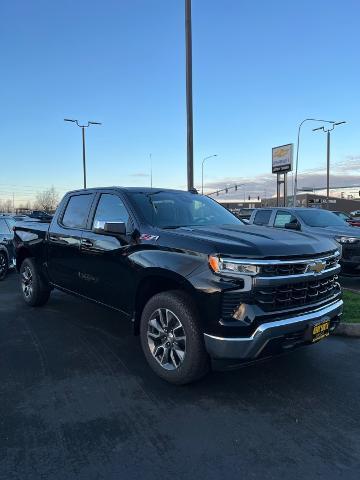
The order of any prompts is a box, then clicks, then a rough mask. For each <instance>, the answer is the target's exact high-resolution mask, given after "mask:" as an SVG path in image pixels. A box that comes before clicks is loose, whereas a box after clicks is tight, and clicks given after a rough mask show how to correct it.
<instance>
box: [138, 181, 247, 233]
mask: <svg viewBox="0 0 360 480" xmlns="http://www.w3.org/2000/svg"><path fill="white" fill-rule="evenodd" d="M130 195H131V197H132V200H133V203H134V204H135V207H136V210H137V212H138V214H139V215H140V216H142V217H144V219H145V221H146V223H148V224H149V225H153V226H155V227H160V228H180V227H185V226H187V227H190V226H197V227H206V226H208V225H243V222H242V221H241V220H238V219H237V218H236V217H235V215H233V214H232V213H230V212H229V211H228V210H226V208H224V207H222V206H221V205H219V204H218V203H217V202H216V201H215V200H212V199H211V198H208V197H205V196H203V195H196V194H194V193H190V192H175V191H167V190H160V191H156V190H154V191H152V192H150V193H140V192H135V193H130Z"/></svg>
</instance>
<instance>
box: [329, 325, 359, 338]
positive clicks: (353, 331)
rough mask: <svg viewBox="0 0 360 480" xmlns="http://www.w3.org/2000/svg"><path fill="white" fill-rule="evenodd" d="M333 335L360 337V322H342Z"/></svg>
mask: <svg viewBox="0 0 360 480" xmlns="http://www.w3.org/2000/svg"><path fill="white" fill-rule="evenodd" d="M333 335H341V336H343V337H360V323H340V324H339V325H338V326H337V328H336V330H335V331H334V333H333Z"/></svg>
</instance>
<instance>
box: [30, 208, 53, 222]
mask: <svg viewBox="0 0 360 480" xmlns="http://www.w3.org/2000/svg"><path fill="white" fill-rule="evenodd" d="M28 216H29V217H30V218H35V219H37V220H41V221H42V222H51V219H52V217H53V216H52V215H50V213H47V212H43V211H41V210H34V211H33V212H32V213H30V214H29V215H28Z"/></svg>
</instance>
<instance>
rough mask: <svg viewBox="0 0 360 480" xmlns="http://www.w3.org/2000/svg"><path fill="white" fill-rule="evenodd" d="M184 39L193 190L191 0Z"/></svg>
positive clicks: (189, 175)
mask: <svg viewBox="0 0 360 480" xmlns="http://www.w3.org/2000/svg"><path fill="white" fill-rule="evenodd" d="M185 37H186V115H187V187H188V190H192V189H193V188H194V142H193V100H192V34H191V0H185Z"/></svg>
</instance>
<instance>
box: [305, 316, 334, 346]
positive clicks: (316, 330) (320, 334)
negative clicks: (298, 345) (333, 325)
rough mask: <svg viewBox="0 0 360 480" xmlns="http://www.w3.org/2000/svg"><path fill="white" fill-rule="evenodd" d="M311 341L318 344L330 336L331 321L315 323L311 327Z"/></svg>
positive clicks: (327, 319)
mask: <svg viewBox="0 0 360 480" xmlns="http://www.w3.org/2000/svg"><path fill="white" fill-rule="evenodd" d="M309 330H310V332H309V333H310V335H309V336H310V341H311V343H316V342H319V341H320V340H322V339H323V338H326V337H328V336H329V335H330V319H329V318H326V319H323V320H321V321H320V322H317V323H313V324H312V325H310V327H309Z"/></svg>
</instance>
